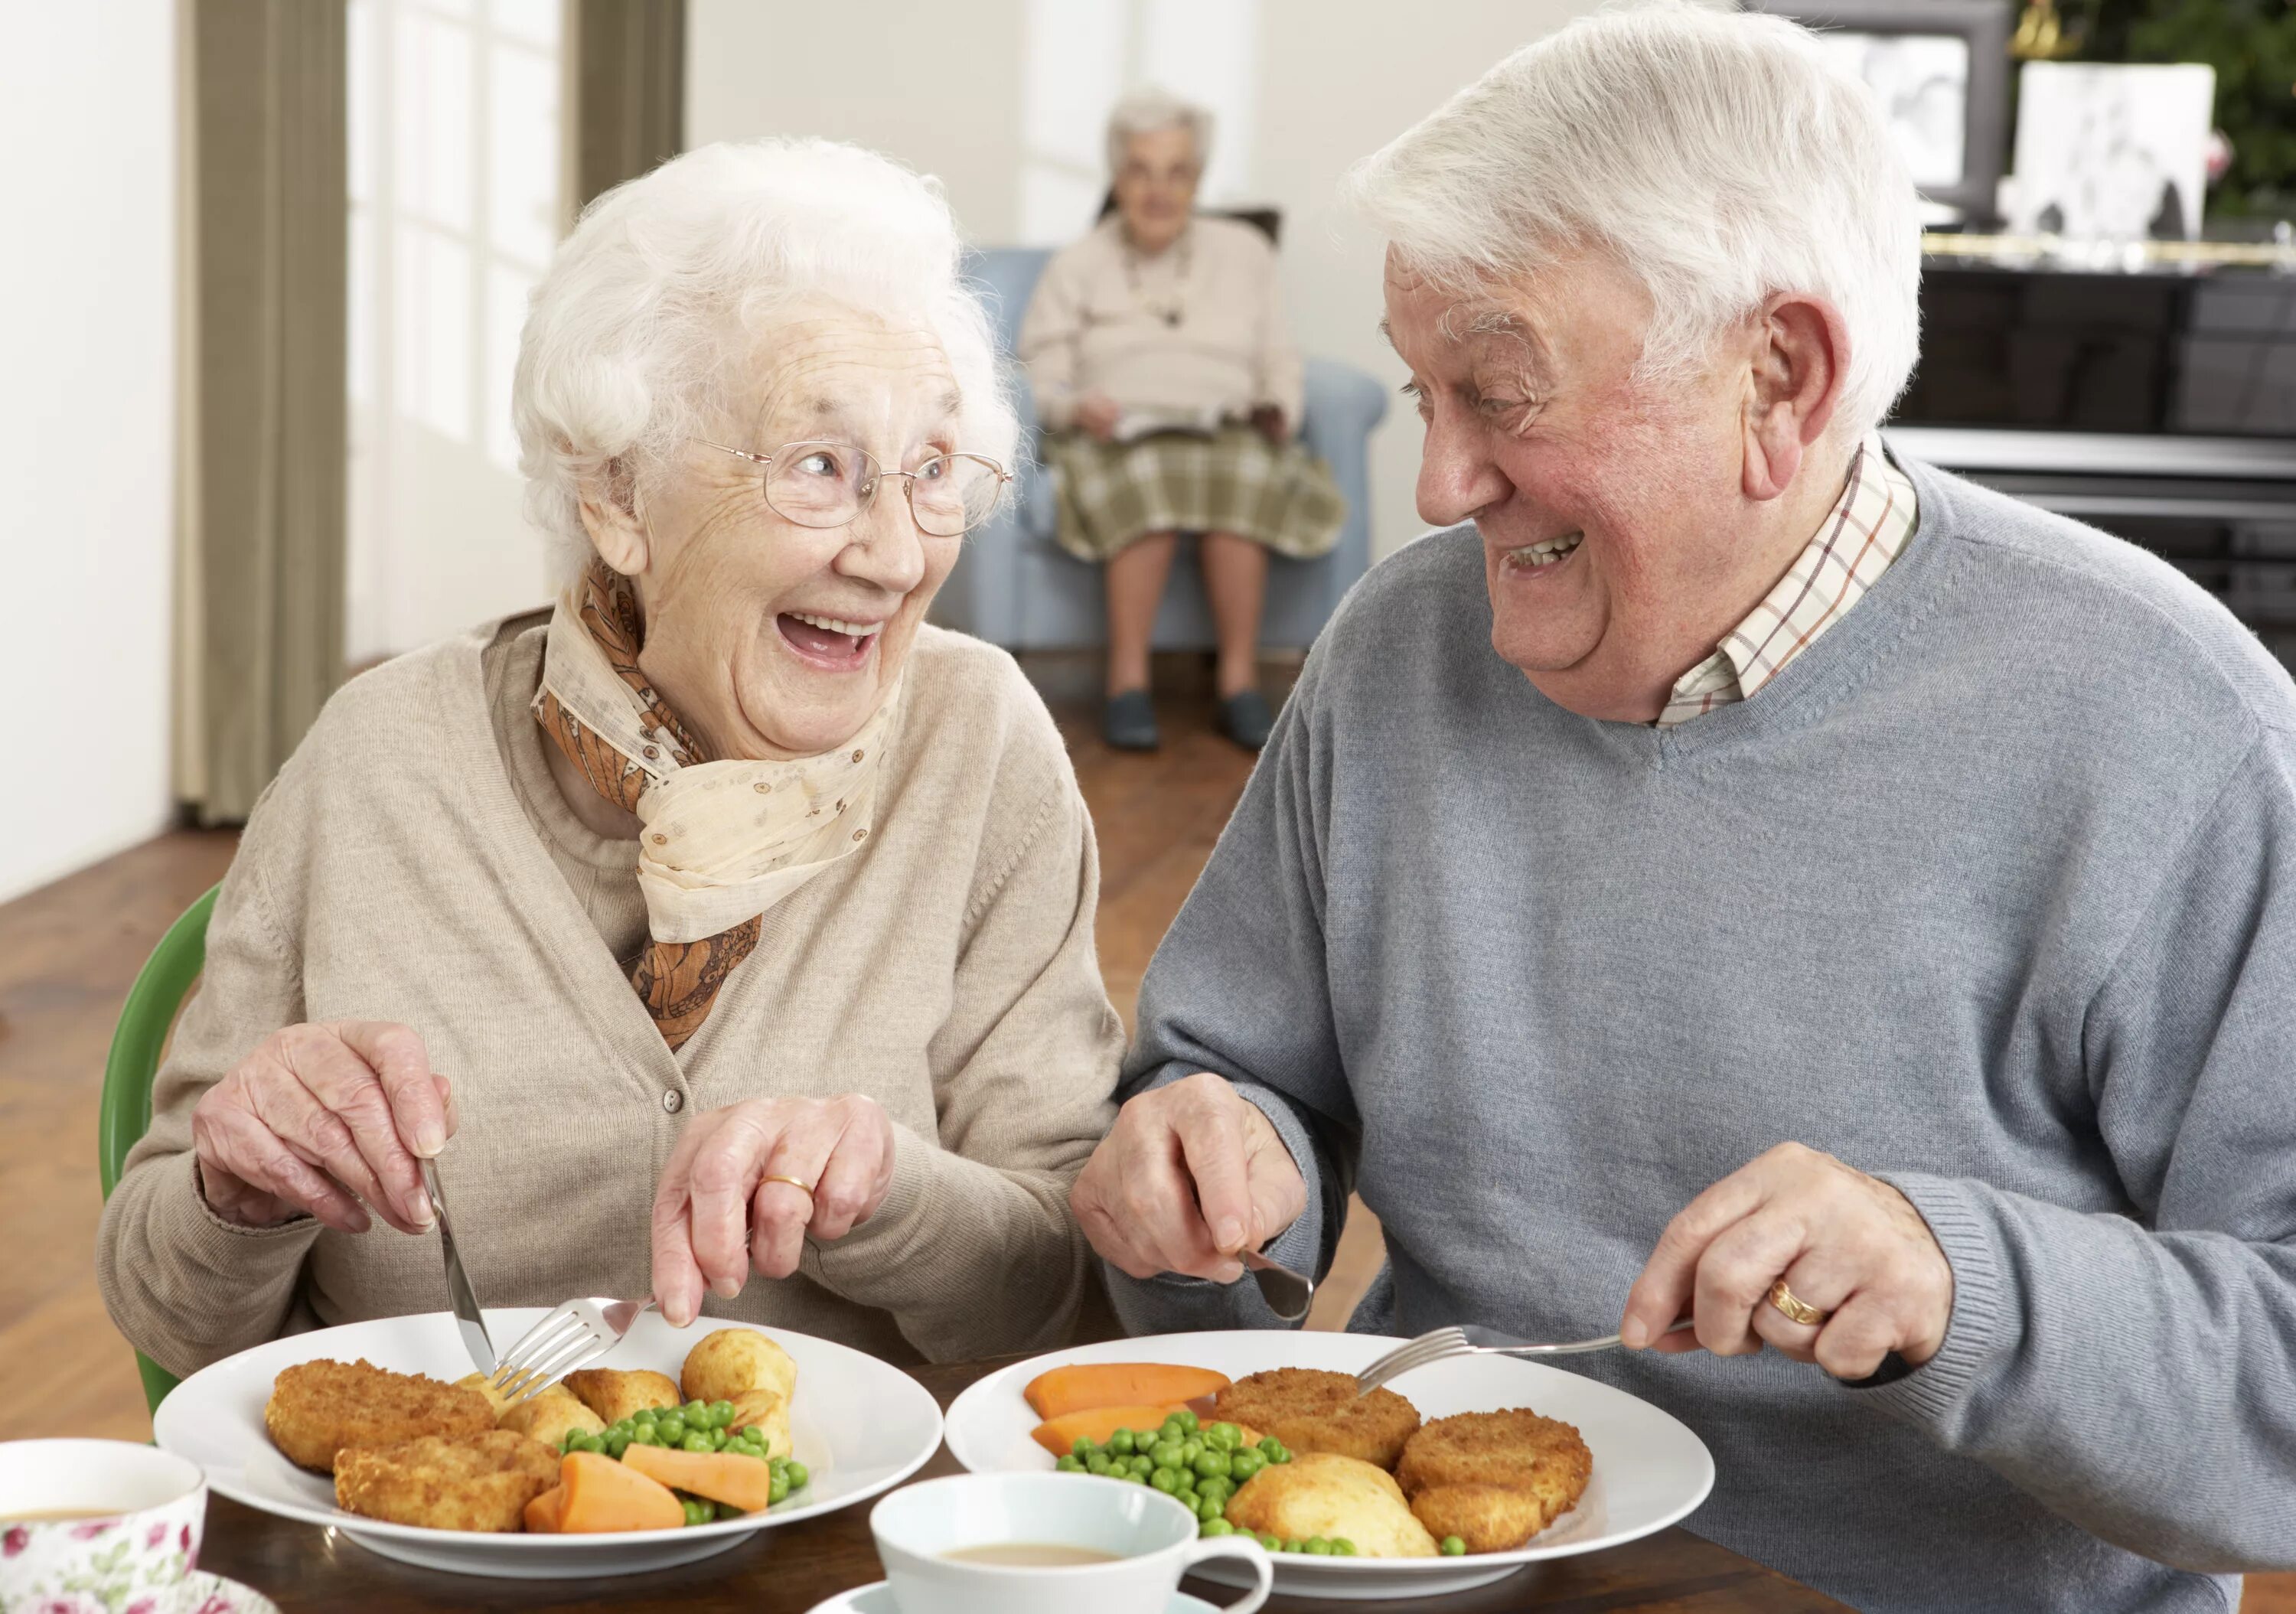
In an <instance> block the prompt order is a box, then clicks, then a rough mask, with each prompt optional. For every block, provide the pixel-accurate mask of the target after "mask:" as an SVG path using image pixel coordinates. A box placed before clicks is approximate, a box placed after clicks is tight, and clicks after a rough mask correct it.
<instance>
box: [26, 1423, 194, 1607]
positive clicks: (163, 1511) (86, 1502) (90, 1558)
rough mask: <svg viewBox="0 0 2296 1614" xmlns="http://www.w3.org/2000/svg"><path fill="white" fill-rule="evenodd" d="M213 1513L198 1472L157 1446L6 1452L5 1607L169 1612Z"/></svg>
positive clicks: (77, 1444)
mask: <svg viewBox="0 0 2296 1614" xmlns="http://www.w3.org/2000/svg"><path fill="white" fill-rule="evenodd" d="M207 1511H208V1482H207V1476H206V1475H204V1474H202V1473H201V1472H200V1469H199V1465H198V1464H197V1463H195V1462H190V1461H188V1460H187V1459H185V1458H182V1457H178V1456H176V1454H174V1453H173V1452H163V1451H161V1450H160V1449H159V1448H158V1447H157V1446H137V1445H135V1444H133V1443H131V1442H129V1441H126V1440H11V1441H7V1442H5V1443H0V1608H9V1609H15V1608H25V1609H32V1608H45V1607H48V1606H50V1605H51V1604H53V1605H58V1606H61V1607H63V1608H68V1609H69V1608H82V1607H85V1608H89V1609H105V1608H111V1609H126V1608H130V1607H133V1606H134V1605H135V1604H136V1603H138V1602H145V1601H149V1602H151V1603H152V1606H153V1607H154V1608H158V1607H161V1606H165V1605H166V1603H167V1602H168V1596H169V1594H172V1593H173V1592H174V1591H175V1590H176V1588H177V1587H178V1586H180V1585H182V1584H183V1582H184V1577H187V1576H188V1575H190V1574H191V1572H192V1569H193V1566H194V1565H195V1564H196V1563H197V1562H198V1561H199V1556H200V1531H201V1527H202V1526H203V1525H204V1524H205V1523H206V1521H207Z"/></svg>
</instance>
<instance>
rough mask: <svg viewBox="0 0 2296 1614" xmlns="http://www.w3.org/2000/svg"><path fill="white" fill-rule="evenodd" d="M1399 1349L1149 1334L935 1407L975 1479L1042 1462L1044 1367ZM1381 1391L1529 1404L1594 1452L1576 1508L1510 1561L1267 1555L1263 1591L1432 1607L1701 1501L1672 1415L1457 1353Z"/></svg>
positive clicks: (1443, 1411)
mask: <svg viewBox="0 0 2296 1614" xmlns="http://www.w3.org/2000/svg"><path fill="white" fill-rule="evenodd" d="M1402 1343H1403V1341H1402V1340H1393V1339H1388V1338H1385V1337H1382V1336H1379V1335H1374V1334H1332V1333H1291V1332H1286V1331H1280V1330H1272V1329H1271V1330H1265V1331H1246V1330H1239V1331H1234V1332H1231V1333H1203V1334H1158V1335H1153V1336H1151V1337H1149V1338H1146V1339H1140V1340H1105V1341H1103V1342H1102V1343H1100V1344H1098V1345H1080V1346H1078V1347H1077V1348H1075V1349H1073V1350H1062V1351H1054V1352H1052V1353H1050V1354H1049V1355H1046V1356H1038V1357H1036V1358H1035V1359H1034V1360H1032V1361H1028V1362H1022V1363H1020V1364H1016V1365H1014V1366H1012V1367H1008V1368H1005V1370H1004V1371H1003V1372H996V1373H992V1374H990V1375H989V1376H988V1378H986V1379H983V1380H981V1381H980V1382H979V1383H977V1384H975V1385H974V1386H973V1387H972V1389H968V1390H966V1391H965V1392H964V1394H963V1395H961V1396H959V1397H957V1398H956V1400H955V1403H954V1404H953V1405H951V1406H950V1407H949V1409H948V1449H949V1451H950V1453H951V1454H953V1455H954V1456H955V1458H956V1460H957V1461H958V1462H961V1463H963V1464H964V1466H965V1467H966V1468H968V1469H972V1470H973V1471H976V1472H980V1473H988V1472H996V1471H1006V1470H1021V1471H1026V1470H1029V1469H1048V1468H1050V1467H1052V1466H1053V1462H1054V1459H1053V1457H1052V1455H1051V1454H1049V1453H1047V1452H1046V1450H1045V1448H1044V1447H1042V1446H1038V1445H1037V1443H1036V1441H1034V1440H1033V1439H1031V1438H1029V1431H1030V1430H1033V1429H1035V1428H1036V1427H1037V1414H1036V1413H1034V1412H1033V1411H1032V1410H1030V1408H1029V1404H1028V1402H1027V1401H1026V1400H1025V1399H1024V1398H1023V1397H1022V1396H1021V1390H1022V1389H1024V1388H1025V1387H1026V1386H1027V1384H1028V1382H1029V1381H1030V1380H1031V1379H1033V1378H1035V1377H1036V1376H1037V1374H1038V1373H1041V1372H1044V1371H1045V1370H1046V1368H1051V1367H1062V1366H1065V1365H1067V1364H1070V1363H1073V1362H1166V1363H1175V1364H1185V1365H1187V1366H1190V1367H1203V1368H1210V1370H1212V1371H1213V1372H1221V1373H1226V1375H1227V1376H1228V1377H1229V1378H1231V1379H1241V1378H1242V1377H1243V1376H1244V1375H1245V1374H1246V1373H1256V1372H1262V1371H1264V1370H1266V1369H1268V1368H1273V1367H1314V1368H1323V1369H1324V1370H1326V1371H1328V1372H1341V1373H1353V1372H1360V1371H1361V1370H1362V1369H1364V1368H1366V1367H1368V1366H1370V1365H1371V1364H1373V1363H1374V1362H1375V1361H1377V1360H1378V1359H1379V1358H1380V1357H1381V1356H1384V1355H1385V1354H1386V1353H1387V1352H1388V1351H1389V1350H1390V1349H1392V1348H1394V1347H1396V1346H1398V1345H1400V1344H1402ZM1389 1388H1390V1389H1393V1390H1395V1392H1396V1393H1397V1394H1398V1395H1400V1396H1402V1397H1405V1398H1406V1400H1408V1401H1409V1402H1410V1403H1411V1404H1412V1405H1414V1406H1415V1407H1417V1408H1418V1409H1419V1412H1420V1414H1421V1415H1422V1416H1423V1417H1426V1418H1447V1417H1449V1416H1450V1415H1451V1414H1452V1413H1488V1412H1497V1411H1498V1410H1500V1409H1501V1408H1504V1407H1529V1409H1530V1410H1531V1411H1533V1412H1536V1413H1544V1414H1545V1415H1546V1416H1547V1417H1549V1418H1560V1419H1561V1420H1562V1421H1563V1422H1565V1423H1570V1424H1575V1425H1576V1426H1577V1427H1578V1430H1579V1435H1580V1436H1581V1437H1582V1438H1584V1439H1585V1440H1586V1442H1587V1450H1588V1451H1589V1452H1591V1453H1592V1454H1594V1458H1595V1473H1594V1478H1593V1479H1591V1480H1589V1481H1588V1483H1587V1492H1586V1495H1583V1496H1581V1497H1580V1498H1579V1505H1578V1506H1577V1507H1575V1508H1573V1509H1571V1510H1570V1512H1568V1513H1565V1514H1564V1515H1563V1516H1562V1518H1560V1519H1558V1520H1555V1521H1554V1523H1553V1524H1551V1525H1549V1526H1547V1528H1546V1529H1544V1530H1542V1531H1540V1532H1539V1533H1538V1535H1537V1536H1532V1537H1531V1539H1530V1540H1529V1543H1528V1544H1525V1545H1523V1546H1521V1547H1518V1548H1517V1549H1516V1550H1515V1551H1513V1552H1512V1553H1477V1554H1475V1555H1473V1556H1471V1557H1466V1558H1308V1557H1304V1556H1301V1555H1299V1554H1296V1553H1277V1554H1276V1555H1275V1589H1276V1590H1277V1591H1278V1592H1286V1593H1293V1594H1298V1595H1300V1596H1306V1597H1346V1598H1384V1597H1435V1596H1439V1595H1441V1594H1444V1593H1447V1592H1461V1591H1464V1590H1466V1589H1467V1588H1468V1587H1470V1586H1479V1585H1485V1584H1487V1583H1488V1582H1490V1581H1494V1580H1497V1579H1500V1578H1501V1577H1505V1576H1507V1575H1512V1574H1513V1573H1514V1572H1515V1571H1516V1570H1517V1569H1521V1567H1522V1566H1523V1565H1525V1564H1529V1563H1537V1562H1538V1561H1540V1560H1542V1559H1547V1558H1563V1557H1568V1556H1570V1554H1572V1553H1594V1552H1599V1551H1601V1550H1602V1549H1603V1548H1604V1547H1614V1546H1617V1545H1619V1544H1621V1543H1622V1542H1628V1541H1632V1540H1634V1539H1636V1537H1637V1536H1647V1535H1650V1534H1651V1533H1652V1531H1655V1530H1662V1529H1664V1528H1666V1527H1667V1526H1669V1525H1670V1524H1673V1523H1675V1522H1677V1520H1681V1519H1682V1518H1683V1517H1685V1515H1686V1514H1688V1513H1689V1512H1691V1510H1693V1508H1695V1507H1697V1506H1698V1504H1699V1503H1702V1502H1703V1501H1705V1500H1706V1494H1707V1492H1709V1491H1710V1490H1712V1489H1713V1488H1714V1459H1713V1456H1712V1455H1711V1454H1710V1453H1709V1452H1708V1451H1707V1449H1706V1443H1705V1442H1704V1441H1702V1440H1701V1439H1699V1438H1698V1437H1697V1436H1696V1435H1693V1434H1692V1433H1691V1432H1690V1430H1688V1429H1687V1428H1686V1427H1685V1426H1684V1425H1683V1423H1682V1422H1681V1421H1680V1420H1678V1419H1677V1418H1675V1417H1674V1416H1673V1415H1672V1414H1670V1413H1664V1412H1661V1411H1660V1410H1659V1409H1658V1408H1657V1407H1655V1406H1652V1405H1651V1404H1650V1403H1649V1402H1647V1401H1644V1400H1643V1399H1641V1398H1640V1397H1636V1396H1630V1395H1628V1394H1627V1392H1626V1391H1624V1390H1621V1389H1611V1387H1610V1386H1609V1385H1607V1384H1601V1383H1597V1382H1596V1381H1594V1380H1592V1379H1586V1378H1581V1377H1580V1376H1579V1375H1578V1374H1577V1373H1572V1372H1564V1371H1563V1370H1562V1369H1561V1368H1556V1367H1549V1366H1547V1365H1546V1364H1543V1363H1537V1362H1517V1361H1513V1360H1511V1359H1509V1358H1507V1357H1505V1356H1468V1357H1463V1358H1460V1359H1458V1360H1456V1361H1451V1362H1439V1363H1437V1364H1434V1365H1432V1366H1431V1367H1423V1368H1419V1369H1417V1370H1415V1372H1408V1373H1406V1374H1405V1375H1403V1377H1401V1378H1400V1379H1398V1380H1397V1381H1395V1382H1394V1383H1393V1384H1392V1385H1390V1387H1389ZM1190 1572H1191V1573H1192V1574H1195V1575H1200V1576H1201V1577H1203V1578H1205V1579H1207V1580H1217V1581H1218V1582H1219V1583H1220V1584H1221V1585H1250V1584H1251V1582H1250V1581H1249V1579H1246V1578H1237V1577H1235V1576H1236V1571H1235V1570H1234V1569H1229V1568H1226V1566H1223V1565H1221V1564H1219V1563H1218V1562H1217V1561H1215V1562H1211V1563H1205V1564H1201V1565H1199V1566H1197V1568H1195V1569H1193V1570H1191V1571H1190Z"/></svg>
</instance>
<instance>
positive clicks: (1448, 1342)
mask: <svg viewBox="0 0 2296 1614" xmlns="http://www.w3.org/2000/svg"><path fill="white" fill-rule="evenodd" d="M1693 1322H1694V1319H1693V1318H1690V1317H1684V1318H1683V1319H1681V1320H1680V1321H1679V1322H1677V1323H1675V1324H1674V1326H1673V1327H1671V1328H1669V1329H1668V1330H1667V1332H1668V1333H1670V1334H1678V1333H1680V1332H1681V1331H1683V1330H1684V1329H1685V1328H1688V1327H1691V1326H1692V1325H1693ZM1618 1343H1619V1336H1618V1335H1616V1334H1604V1335H1603V1337H1602V1338H1601V1339H1599V1340H1569V1341H1566V1342H1564V1343H1562V1344H1558V1345H1542V1344H1538V1343H1535V1342H1534V1341H1532V1340H1518V1339H1516V1338H1515V1337H1514V1336H1513V1334H1503V1333H1500V1332H1499V1331H1497V1329H1491V1328H1479V1327H1476V1326H1475V1325H1474V1324H1472V1323H1469V1324H1468V1325H1467V1326H1466V1327H1464V1328H1438V1329H1433V1330H1431V1331H1428V1332H1426V1333H1423V1334H1422V1335H1420V1336H1419V1337H1418V1338H1417V1339H1415V1340H1405V1341H1404V1342H1403V1343H1402V1344H1400V1345H1398V1346H1397V1347H1396V1348H1394V1349H1393V1350H1391V1351H1390V1352H1388V1353H1387V1355H1385V1356H1382V1357H1381V1358H1380V1359H1379V1360H1378V1361H1376V1362H1374V1363H1373V1364H1371V1365H1370V1366H1369V1367H1367V1368H1365V1369H1364V1371H1363V1372H1359V1373H1357V1375H1356V1394H1357V1395H1358V1396H1368V1395H1370V1394H1371V1393H1372V1391H1374V1390H1375V1389H1378V1388H1379V1387H1380V1386H1381V1385H1382V1384H1385V1383H1386V1382H1387V1381H1389V1380H1390V1379H1395V1378H1399V1377H1401V1376H1402V1375H1403V1374H1405V1373H1407V1372H1411V1371H1413V1370H1414V1369H1415V1368H1422V1367H1426V1366H1428V1365H1429V1364H1432V1363H1436V1362H1448V1361H1450V1360H1451V1359H1452V1358H1454V1357H1456V1356H1518V1357H1532V1356H1577V1355H1579V1353H1580V1352H1582V1351H1590V1350H1609V1349H1611V1348H1613V1347H1614V1346H1616V1345H1617V1344H1618Z"/></svg>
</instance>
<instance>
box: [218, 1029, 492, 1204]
mask: <svg viewBox="0 0 2296 1614" xmlns="http://www.w3.org/2000/svg"><path fill="white" fill-rule="evenodd" d="M455 1125H456V1118H455V1095H454V1092H453V1089H452V1088H451V1086H449V1085H448V1083H447V1078H446V1077H443V1076H440V1075H438V1074H437V1073H436V1072H434V1071H433V1070H432V1069H430V1053H428V1052H427V1051H426V1050H425V1049H424V1048H423V1046H422V1038H421V1037H420V1036H416V1035H415V1034H414V1032H413V1031H411V1030H409V1029H408V1028H406V1027H405V1026H398V1025H391V1024H389V1023H388V1022H386V1021H381V1020H331V1021H328V1022H327V1023H325V1024H324V1025H299V1026H289V1027H286V1028H283V1029H282V1030H278V1031H275V1032H273V1033H272V1034H271V1035H270V1036H267V1037H266V1038H264V1039H263V1042H262V1043H261V1045H258V1047H257V1048H256V1050H255V1052H254V1053H250V1054H249V1055H248V1056H247V1057H246V1058H245V1059H243V1060H242V1061H240V1062H239V1063H238V1064H237V1065H236V1066H234V1067H233V1069H231V1071H230V1072H229V1073H228V1074H227V1075H225V1077H224V1078H223V1079H222V1080H221V1081H219V1082H217V1084H216V1085H215V1086H212V1087H210V1088H209V1089H208V1090H207V1092H206V1093H205V1094H202V1095H201V1099H200V1102H199V1103H198V1105H197V1106H196V1107H195V1108H193V1110H192V1148H193V1151H194V1153H196V1154H197V1156H198V1157H199V1168H200V1190H201V1193H202V1194H204V1195H205V1196H206V1199H207V1202H208V1203H209V1206H211V1207H213V1208H214V1210H215V1213H216V1214H217V1216H219V1217H223V1218H224V1220H225V1221H227V1222H235V1223H238V1224H239V1225H241V1226H242V1227H274V1226H276V1225H279V1224H280V1223H282V1222H284V1221H287V1220H288V1219H289V1218H291V1217H297V1216H300V1215H303V1214H305V1213H308V1214H309V1215H311V1216H314V1217H317V1218H318V1219H319V1221H320V1222H321V1223H323V1224H324V1225H326V1226H329V1227H332V1228H333V1229H334V1230H335V1231H336V1232H338V1233H365V1231H366V1230H367V1229H368V1228H369V1227H370V1226H372V1225H373V1222H372V1220H371V1218H370V1217H368V1215H367V1208H368V1207H370V1206H371V1207H373V1209H374V1211H375V1212H376V1214H378V1215H380V1216H381V1217H382V1219H383V1220H384V1221H386V1222H388V1223H389V1224H390V1225H392V1226H393V1227H396V1228H397V1229H398V1231H399V1232H401V1233H421V1232H422V1231H424V1230H425V1229H427V1228H428V1227H429V1226H430V1225H431V1223H432V1222H433V1221H434V1220H435V1219H436V1217H435V1215H434V1213H433V1212H432V1210H431V1208H430V1195H429V1194H427V1193H425V1192H422V1167H420V1166H419V1165H417V1164H416V1157H417V1156H418V1155H419V1156H430V1155H435V1154H437V1153H438V1152H439V1150H441V1149H443V1148H445V1147H446V1145H447V1139H448V1138H450V1137H453V1136H454V1135H455ZM362 1201H364V1203H362Z"/></svg>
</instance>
